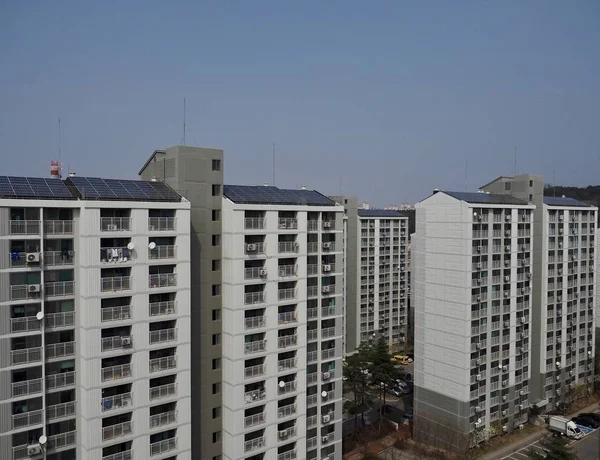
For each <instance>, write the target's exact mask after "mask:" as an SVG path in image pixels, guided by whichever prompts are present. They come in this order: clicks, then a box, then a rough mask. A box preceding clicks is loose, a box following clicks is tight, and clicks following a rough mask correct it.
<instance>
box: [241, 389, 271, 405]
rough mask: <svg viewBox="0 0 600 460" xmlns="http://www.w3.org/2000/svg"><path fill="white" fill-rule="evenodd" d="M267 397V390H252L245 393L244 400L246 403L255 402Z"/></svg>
mask: <svg viewBox="0 0 600 460" xmlns="http://www.w3.org/2000/svg"><path fill="white" fill-rule="evenodd" d="M266 397H267V392H266V391H265V390H262V389H261V390H252V391H247V392H246V393H244V401H246V404H253V403H255V402H259V401H263V400H264V399H265V398H266Z"/></svg>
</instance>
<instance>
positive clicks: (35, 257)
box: [25, 252, 40, 264]
mask: <svg viewBox="0 0 600 460" xmlns="http://www.w3.org/2000/svg"><path fill="white" fill-rule="evenodd" d="M25 260H27V263H28V264H33V263H39V261H40V253H39V252H28V253H27V254H26V256H25Z"/></svg>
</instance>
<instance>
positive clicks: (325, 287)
mask: <svg viewBox="0 0 600 460" xmlns="http://www.w3.org/2000/svg"><path fill="white" fill-rule="evenodd" d="M321 292H329V286H323V287H322V288H321Z"/></svg>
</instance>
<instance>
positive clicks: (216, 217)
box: [212, 209, 221, 222]
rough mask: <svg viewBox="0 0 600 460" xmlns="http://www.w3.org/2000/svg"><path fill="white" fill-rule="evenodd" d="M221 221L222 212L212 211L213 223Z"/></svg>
mask: <svg viewBox="0 0 600 460" xmlns="http://www.w3.org/2000/svg"><path fill="white" fill-rule="evenodd" d="M220 220H221V211H219V210H218V209H213V210H212V221H213V222H219V221H220Z"/></svg>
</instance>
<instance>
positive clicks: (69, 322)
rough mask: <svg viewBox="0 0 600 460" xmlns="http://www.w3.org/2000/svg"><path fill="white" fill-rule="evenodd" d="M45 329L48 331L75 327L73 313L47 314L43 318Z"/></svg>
mask: <svg viewBox="0 0 600 460" xmlns="http://www.w3.org/2000/svg"><path fill="white" fill-rule="evenodd" d="M44 321H45V323H46V327H47V328H49V329H54V328H59V327H72V326H74V325H75V312H74V311H63V312H59V313H48V314H46V315H45V316H44Z"/></svg>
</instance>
